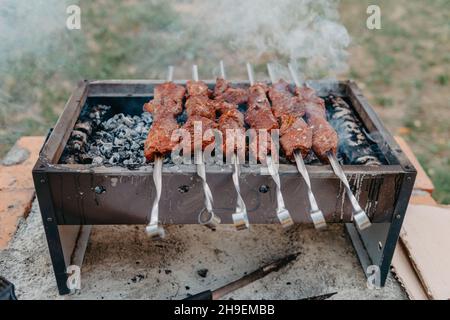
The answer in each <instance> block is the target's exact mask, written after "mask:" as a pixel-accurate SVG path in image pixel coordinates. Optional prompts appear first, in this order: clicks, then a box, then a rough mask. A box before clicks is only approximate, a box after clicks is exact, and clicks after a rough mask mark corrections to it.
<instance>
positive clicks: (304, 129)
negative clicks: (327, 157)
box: [269, 80, 312, 159]
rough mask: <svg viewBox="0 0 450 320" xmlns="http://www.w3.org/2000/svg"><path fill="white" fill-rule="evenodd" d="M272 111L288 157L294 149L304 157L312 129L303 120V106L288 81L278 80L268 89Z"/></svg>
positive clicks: (308, 148)
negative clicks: (279, 124)
mask: <svg viewBox="0 0 450 320" xmlns="http://www.w3.org/2000/svg"><path fill="white" fill-rule="evenodd" d="M269 98H270V99H271V101H272V111H273V113H274V115H275V116H276V117H277V118H278V119H279V120H280V122H281V128H280V135H281V138H280V143H281V147H282V148H283V150H284V153H285V154H286V157H287V158H288V159H292V158H293V156H294V151H296V150H299V151H300V152H301V154H302V157H303V158H304V157H306V156H307V154H308V153H309V150H310V149H311V145H312V130H311V128H310V127H308V125H307V124H306V123H305V121H304V120H303V118H302V117H303V115H304V114H305V108H304V107H303V104H301V103H300V102H299V99H298V97H297V96H294V95H293V94H292V92H291V91H290V88H289V83H287V82H286V81H284V80H280V81H278V82H276V83H274V84H273V85H272V87H271V88H270V89H269Z"/></svg>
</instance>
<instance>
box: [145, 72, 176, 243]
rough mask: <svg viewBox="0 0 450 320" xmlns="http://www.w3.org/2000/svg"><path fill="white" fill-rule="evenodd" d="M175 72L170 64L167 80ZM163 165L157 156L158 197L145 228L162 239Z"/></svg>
mask: <svg viewBox="0 0 450 320" xmlns="http://www.w3.org/2000/svg"><path fill="white" fill-rule="evenodd" d="M173 72H174V68H173V66H169V68H168V72H167V81H172V79H173ZM162 166H163V158H162V157H160V156H158V157H156V158H155V161H154V166H153V182H154V183H155V189H156V197H155V199H154V200H153V206H152V211H151V214H150V222H149V224H148V225H147V227H146V228H145V231H146V233H147V234H148V235H149V236H150V237H151V238H152V239H154V240H160V239H163V238H164V237H165V231H164V228H163V227H162V226H161V225H160V223H159V201H160V199H161V191H162Z"/></svg>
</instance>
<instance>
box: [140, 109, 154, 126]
mask: <svg viewBox="0 0 450 320" xmlns="http://www.w3.org/2000/svg"><path fill="white" fill-rule="evenodd" d="M142 120H143V121H144V123H145V124H151V123H152V122H153V118H152V115H151V114H150V113H148V112H144V113H143V114H142Z"/></svg>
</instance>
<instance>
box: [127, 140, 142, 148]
mask: <svg viewBox="0 0 450 320" xmlns="http://www.w3.org/2000/svg"><path fill="white" fill-rule="evenodd" d="M140 148H141V146H140V145H139V143H137V142H136V141H133V143H132V144H131V147H130V149H131V150H139V149H140Z"/></svg>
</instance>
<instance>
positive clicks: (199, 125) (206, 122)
mask: <svg viewBox="0 0 450 320" xmlns="http://www.w3.org/2000/svg"><path fill="white" fill-rule="evenodd" d="M217 128H218V125H217V123H216V122H215V121H214V120H211V119H209V118H205V117H202V116H199V115H193V116H190V117H189V118H188V120H187V121H186V123H185V124H184V125H183V129H185V130H187V131H188V132H189V133H190V136H191V141H190V144H191V146H190V147H191V150H192V151H193V150H194V147H195V140H194V138H196V139H198V143H199V141H200V140H201V142H202V143H201V148H202V150H205V148H206V147H207V146H208V145H210V144H211V143H213V142H214V140H215V139H214V135H211V136H210V137H208V139H205V136H204V135H205V132H206V131H207V130H209V129H211V130H213V129H217ZM196 130H197V132H196ZM187 144H189V142H188V141H182V146H183V148H187V147H189V145H187Z"/></svg>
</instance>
